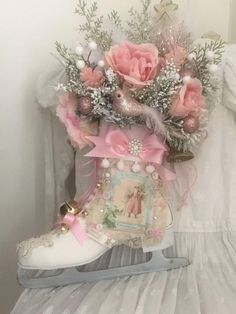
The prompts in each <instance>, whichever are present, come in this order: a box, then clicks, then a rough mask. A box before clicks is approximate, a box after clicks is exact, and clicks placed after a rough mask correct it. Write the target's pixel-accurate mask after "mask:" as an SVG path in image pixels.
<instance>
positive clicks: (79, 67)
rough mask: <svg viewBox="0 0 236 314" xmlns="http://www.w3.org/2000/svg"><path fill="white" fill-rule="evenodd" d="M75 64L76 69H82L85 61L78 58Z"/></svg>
mask: <svg viewBox="0 0 236 314" xmlns="http://www.w3.org/2000/svg"><path fill="white" fill-rule="evenodd" d="M76 65H77V68H78V69H80V70H82V69H83V68H84V67H85V62H84V61H83V60H78V61H77V63H76Z"/></svg>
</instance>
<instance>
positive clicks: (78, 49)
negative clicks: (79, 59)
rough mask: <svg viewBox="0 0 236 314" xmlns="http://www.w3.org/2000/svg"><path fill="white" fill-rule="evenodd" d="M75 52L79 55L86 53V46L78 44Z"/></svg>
mask: <svg viewBox="0 0 236 314" xmlns="http://www.w3.org/2000/svg"><path fill="white" fill-rule="evenodd" d="M75 52H76V54H77V55H78V56H82V54H83V53H84V48H83V47H82V46H78V47H76V48H75Z"/></svg>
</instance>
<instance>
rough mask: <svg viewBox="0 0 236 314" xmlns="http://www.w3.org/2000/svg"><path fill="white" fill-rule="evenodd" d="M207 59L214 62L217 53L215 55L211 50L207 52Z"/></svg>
mask: <svg viewBox="0 0 236 314" xmlns="http://www.w3.org/2000/svg"><path fill="white" fill-rule="evenodd" d="M206 58H207V59H208V60H210V61H211V60H213V59H214V58H215V53H214V51H211V50H209V51H207V53H206Z"/></svg>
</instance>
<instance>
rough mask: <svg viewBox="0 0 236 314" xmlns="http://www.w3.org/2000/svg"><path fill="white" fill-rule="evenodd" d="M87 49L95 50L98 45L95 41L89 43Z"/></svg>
mask: <svg viewBox="0 0 236 314" xmlns="http://www.w3.org/2000/svg"><path fill="white" fill-rule="evenodd" d="M88 47H89V49H90V50H97V48H98V45H97V43H96V42H95V41H90V42H89V44H88Z"/></svg>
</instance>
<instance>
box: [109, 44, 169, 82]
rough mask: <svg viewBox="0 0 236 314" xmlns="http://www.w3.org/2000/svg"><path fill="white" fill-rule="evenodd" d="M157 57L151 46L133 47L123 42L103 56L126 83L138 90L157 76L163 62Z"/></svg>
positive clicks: (155, 49)
mask: <svg viewBox="0 0 236 314" xmlns="http://www.w3.org/2000/svg"><path fill="white" fill-rule="evenodd" d="M158 55H159V53H158V50H157V48H156V47H155V46H154V45H153V44H142V45H135V44H133V43H130V42H124V43H122V44H120V45H116V46H113V47H112V48H111V49H110V51H108V52H107V53H106V54H105V59H106V62H107V63H108V65H109V66H110V67H111V68H112V70H113V71H114V72H116V73H117V74H118V75H120V76H121V77H122V78H123V79H124V81H125V82H126V83H128V84H129V85H131V86H135V87H138V88H140V87H145V86H146V85H147V84H149V82H150V81H151V80H153V79H154V78H155V77H156V76H157V75H158V74H159V72H160V69H161V67H162V66H163V64H162V63H163V60H162V58H159V56H158Z"/></svg>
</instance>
